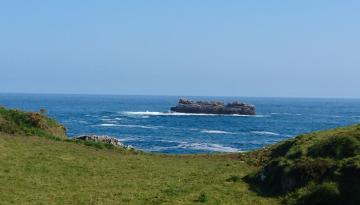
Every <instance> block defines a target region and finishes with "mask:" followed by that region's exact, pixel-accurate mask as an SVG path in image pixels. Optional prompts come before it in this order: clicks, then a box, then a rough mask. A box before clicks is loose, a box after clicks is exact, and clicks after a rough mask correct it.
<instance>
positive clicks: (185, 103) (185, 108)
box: [171, 98, 256, 115]
mask: <svg viewBox="0 0 360 205" xmlns="http://www.w3.org/2000/svg"><path fill="white" fill-rule="evenodd" d="M171 111H173V112H182V113H204V114H238V115H255V114H256V112H255V106H254V105H250V104H245V103H241V102H233V103H228V104H226V105H225V103H224V102H207V101H197V102H194V101H191V100H188V99H185V98H181V99H180V100H179V103H178V105H177V106H176V107H171Z"/></svg>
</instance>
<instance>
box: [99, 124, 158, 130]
mask: <svg viewBox="0 0 360 205" xmlns="http://www.w3.org/2000/svg"><path fill="white" fill-rule="evenodd" d="M98 126H101V127H129V128H142V129H159V128H161V127H162V126H145V125H122V124H111V123H104V124H100V125H98Z"/></svg>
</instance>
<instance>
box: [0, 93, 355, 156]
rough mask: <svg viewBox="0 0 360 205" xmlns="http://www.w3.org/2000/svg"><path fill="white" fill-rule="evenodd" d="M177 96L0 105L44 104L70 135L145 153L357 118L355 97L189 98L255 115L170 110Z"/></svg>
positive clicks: (280, 134)
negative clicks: (237, 105) (247, 108)
mask: <svg viewBox="0 0 360 205" xmlns="http://www.w3.org/2000/svg"><path fill="white" fill-rule="evenodd" d="M178 99H179V96H177V97H176V96H171V97H169V96H116V95H44V94H0V105H3V106H5V107H8V108H19V109H23V110H27V111H38V110H39V109H40V108H45V109H46V110H47V112H48V115H49V116H50V117H53V118H55V119H57V120H58V121H60V122H61V123H63V124H64V125H65V126H66V128H67V129H68V135H69V136H77V135H81V134H98V135H110V136H115V137H117V138H119V139H120V140H121V141H122V142H124V143H125V144H129V145H132V146H134V147H136V148H138V149H141V150H145V151H149V152H161V153H171V154H184V153H209V152H240V151H247V150H253V149H256V148H260V147H264V146H266V145H269V144H274V143H276V142H278V141H281V140H284V139H288V138H292V137H294V136H296V135H298V134H302V133H308V132H311V131H315V130H323V129H328V128H335V127H339V126H345V125H351V124H355V123H359V122H360V100H358V99H301V98H248V97H190V99H193V100H221V101H225V102H231V101H235V100H239V101H243V102H246V103H250V104H254V105H255V106H256V109H257V115H255V116H239V115H206V114H183V113H171V112H170V111H169V110H170V107H171V106H175V105H176V104H177V102H178Z"/></svg>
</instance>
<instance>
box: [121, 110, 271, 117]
mask: <svg viewBox="0 0 360 205" xmlns="http://www.w3.org/2000/svg"><path fill="white" fill-rule="evenodd" d="M122 114H125V115H130V116H131V115H133V116H134V115H135V116H136V115H140V116H233V117H270V116H269V115H238V114H229V115H226V114H204V113H182V112H150V111H145V112H143V111H138V112H134V111H127V112H122Z"/></svg>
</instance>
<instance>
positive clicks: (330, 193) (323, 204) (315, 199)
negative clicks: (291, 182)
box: [285, 182, 343, 205]
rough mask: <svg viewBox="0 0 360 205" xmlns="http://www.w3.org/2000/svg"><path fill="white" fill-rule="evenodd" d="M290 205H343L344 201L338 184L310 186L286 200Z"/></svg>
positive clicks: (329, 183) (327, 183) (328, 183)
mask: <svg viewBox="0 0 360 205" xmlns="http://www.w3.org/2000/svg"><path fill="white" fill-rule="evenodd" d="M285 201H286V204H289V205H341V204H343V203H342V199H341V195H340V191H339V189H338V186H337V184H336V183H332V182H325V183H322V184H310V185H308V186H306V187H305V188H303V189H300V190H298V191H297V192H296V193H294V194H291V195H289V196H288V197H287V199H286V200H285Z"/></svg>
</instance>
